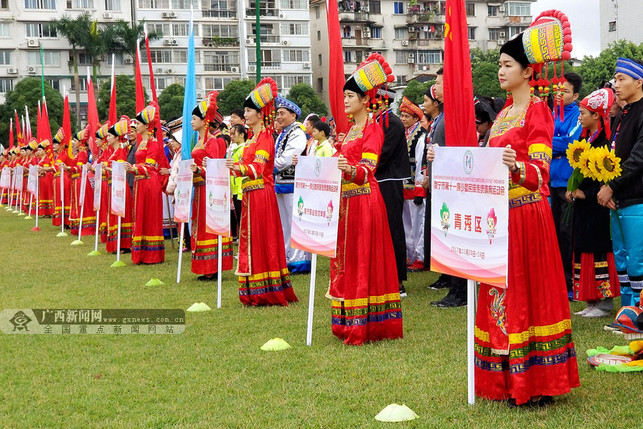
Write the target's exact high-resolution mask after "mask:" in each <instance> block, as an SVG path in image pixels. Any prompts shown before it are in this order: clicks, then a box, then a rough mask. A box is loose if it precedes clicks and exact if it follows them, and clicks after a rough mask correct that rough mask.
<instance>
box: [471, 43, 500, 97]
mask: <svg viewBox="0 0 643 429" xmlns="http://www.w3.org/2000/svg"><path fill="white" fill-rule="evenodd" d="M499 60H500V49H494V50H490V51H486V52H483V51H481V50H480V49H473V50H471V75H472V78H473V93H474V94H476V95H486V96H488V97H506V96H507V92H506V91H504V90H503V89H502V88H500V82H499V81H498V61H499Z"/></svg>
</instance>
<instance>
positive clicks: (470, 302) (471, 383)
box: [467, 280, 476, 405]
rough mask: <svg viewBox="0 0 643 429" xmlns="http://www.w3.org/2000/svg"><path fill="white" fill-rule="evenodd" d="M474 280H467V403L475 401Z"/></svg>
mask: <svg viewBox="0 0 643 429" xmlns="http://www.w3.org/2000/svg"><path fill="white" fill-rule="evenodd" d="M475 302H476V282H475V281H474V280H467V385H468V392H469V394H468V401H469V405H474V404H475V403H476V381H475V369H476V368H475V363H474V353H475V339H474V330H475V321H476V320H475V319H476V308H475V305H476V304H475Z"/></svg>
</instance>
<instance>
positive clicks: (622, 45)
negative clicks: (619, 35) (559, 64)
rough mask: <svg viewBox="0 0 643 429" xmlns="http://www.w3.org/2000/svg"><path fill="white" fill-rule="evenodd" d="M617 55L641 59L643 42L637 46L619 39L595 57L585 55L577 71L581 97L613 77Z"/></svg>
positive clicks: (642, 57) (642, 56)
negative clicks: (581, 84)
mask: <svg viewBox="0 0 643 429" xmlns="http://www.w3.org/2000/svg"><path fill="white" fill-rule="evenodd" d="M618 57H625V58H633V59H639V60H640V59H643V43H642V44H640V45H638V46H637V45H635V44H634V43H632V42H629V41H627V40H619V41H617V42H614V43H610V45H609V46H608V47H607V49H605V50H603V51H602V52H601V53H600V54H599V55H598V56H597V57H585V59H584V60H583V64H582V65H581V66H580V68H579V72H578V73H579V74H580V75H581V76H582V77H583V90H582V91H581V97H585V96H586V95H587V94H589V93H590V92H592V91H594V90H596V89H598V87H599V86H600V85H601V84H602V83H603V82H604V81H609V80H611V79H612V78H613V77H614V73H615V72H616V60H617V58H618Z"/></svg>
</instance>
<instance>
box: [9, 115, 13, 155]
mask: <svg viewBox="0 0 643 429" xmlns="http://www.w3.org/2000/svg"><path fill="white" fill-rule="evenodd" d="M9 149H13V119H9Z"/></svg>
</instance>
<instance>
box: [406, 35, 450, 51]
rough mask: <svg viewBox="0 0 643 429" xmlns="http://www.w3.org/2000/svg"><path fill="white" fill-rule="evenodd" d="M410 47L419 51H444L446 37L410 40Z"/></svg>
mask: <svg viewBox="0 0 643 429" xmlns="http://www.w3.org/2000/svg"><path fill="white" fill-rule="evenodd" d="M409 47H410V48H418V49H443V48H444V37H436V38H431V39H409Z"/></svg>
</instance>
